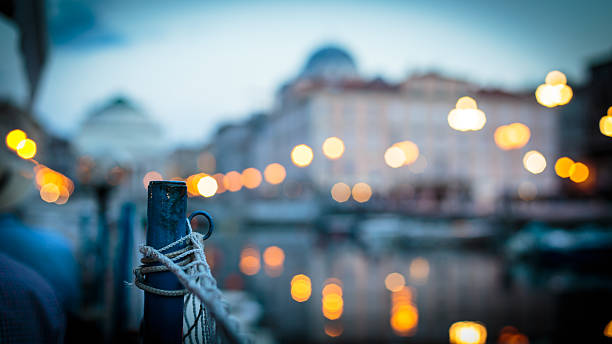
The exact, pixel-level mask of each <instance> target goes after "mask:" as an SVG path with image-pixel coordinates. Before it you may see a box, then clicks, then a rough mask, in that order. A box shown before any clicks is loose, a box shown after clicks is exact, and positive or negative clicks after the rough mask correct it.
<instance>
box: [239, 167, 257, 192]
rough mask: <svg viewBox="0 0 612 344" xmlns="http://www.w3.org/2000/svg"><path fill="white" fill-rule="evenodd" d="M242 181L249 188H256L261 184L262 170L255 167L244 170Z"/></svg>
mask: <svg viewBox="0 0 612 344" xmlns="http://www.w3.org/2000/svg"><path fill="white" fill-rule="evenodd" d="M240 177H241V183H242V185H244V187H245V188H247V189H255V188H256V187H258V186H259V185H260V184H261V180H262V177H261V172H259V170H258V169H256V168H254V167H249V168H247V169H245V170H244V171H242V175H241V176H240Z"/></svg>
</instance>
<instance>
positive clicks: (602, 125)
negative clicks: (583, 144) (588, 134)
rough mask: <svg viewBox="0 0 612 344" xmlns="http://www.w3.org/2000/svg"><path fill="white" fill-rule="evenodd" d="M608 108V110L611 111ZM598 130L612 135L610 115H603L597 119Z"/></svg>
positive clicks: (611, 116)
mask: <svg viewBox="0 0 612 344" xmlns="http://www.w3.org/2000/svg"><path fill="white" fill-rule="evenodd" d="M610 109H612V107H610ZM610 109H608V112H611V111H610ZM599 131H600V132H601V133H602V134H603V135H606V136H609V137H612V115H607V116H603V117H602V118H601V119H600V120H599Z"/></svg>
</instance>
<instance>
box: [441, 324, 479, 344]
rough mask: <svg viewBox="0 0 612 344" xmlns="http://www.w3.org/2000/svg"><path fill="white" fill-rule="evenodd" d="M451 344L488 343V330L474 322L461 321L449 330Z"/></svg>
mask: <svg viewBox="0 0 612 344" xmlns="http://www.w3.org/2000/svg"><path fill="white" fill-rule="evenodd" d="M448 335H449V339H450V342H451V344H483V343H486V341H487V329H486V328H485V327H484V326H483V325H481V324H480V323H477V322H473V321H459V322H456V323H454V324H452V325H451V327H450V328H449V330H448Z"/></svg>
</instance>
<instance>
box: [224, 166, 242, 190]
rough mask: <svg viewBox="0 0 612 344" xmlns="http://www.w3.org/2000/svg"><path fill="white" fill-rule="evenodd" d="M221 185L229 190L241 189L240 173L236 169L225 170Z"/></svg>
mask: <svg viewBox="0 0 612 344" xmlns="http://www.w3.org/2000/svg"><path fill="white" fill-rule="evenodd" d="M223 186H225V189H227V190H229V191H231V192H236V191H238V190H240V189H242V175H241V174H240V173H238V172H236V171H230V172H227V173H226V174H225V177H223Z"/></svg>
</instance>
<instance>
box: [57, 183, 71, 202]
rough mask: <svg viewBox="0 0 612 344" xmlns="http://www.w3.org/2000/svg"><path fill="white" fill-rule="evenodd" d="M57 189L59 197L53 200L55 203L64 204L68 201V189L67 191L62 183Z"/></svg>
mask: <svg viewBox="0 0 612 344" xmlns="http://www.w3.org/2000/svg"><path fill="white" fill-rule="evenodd" d="M58 189H59V197H58V198H57V200H56V201H55V204H66V202H68V198H70V191H68V189H67V188H66V187H65V186H64V185H59V186H58Z"/></svg>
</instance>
